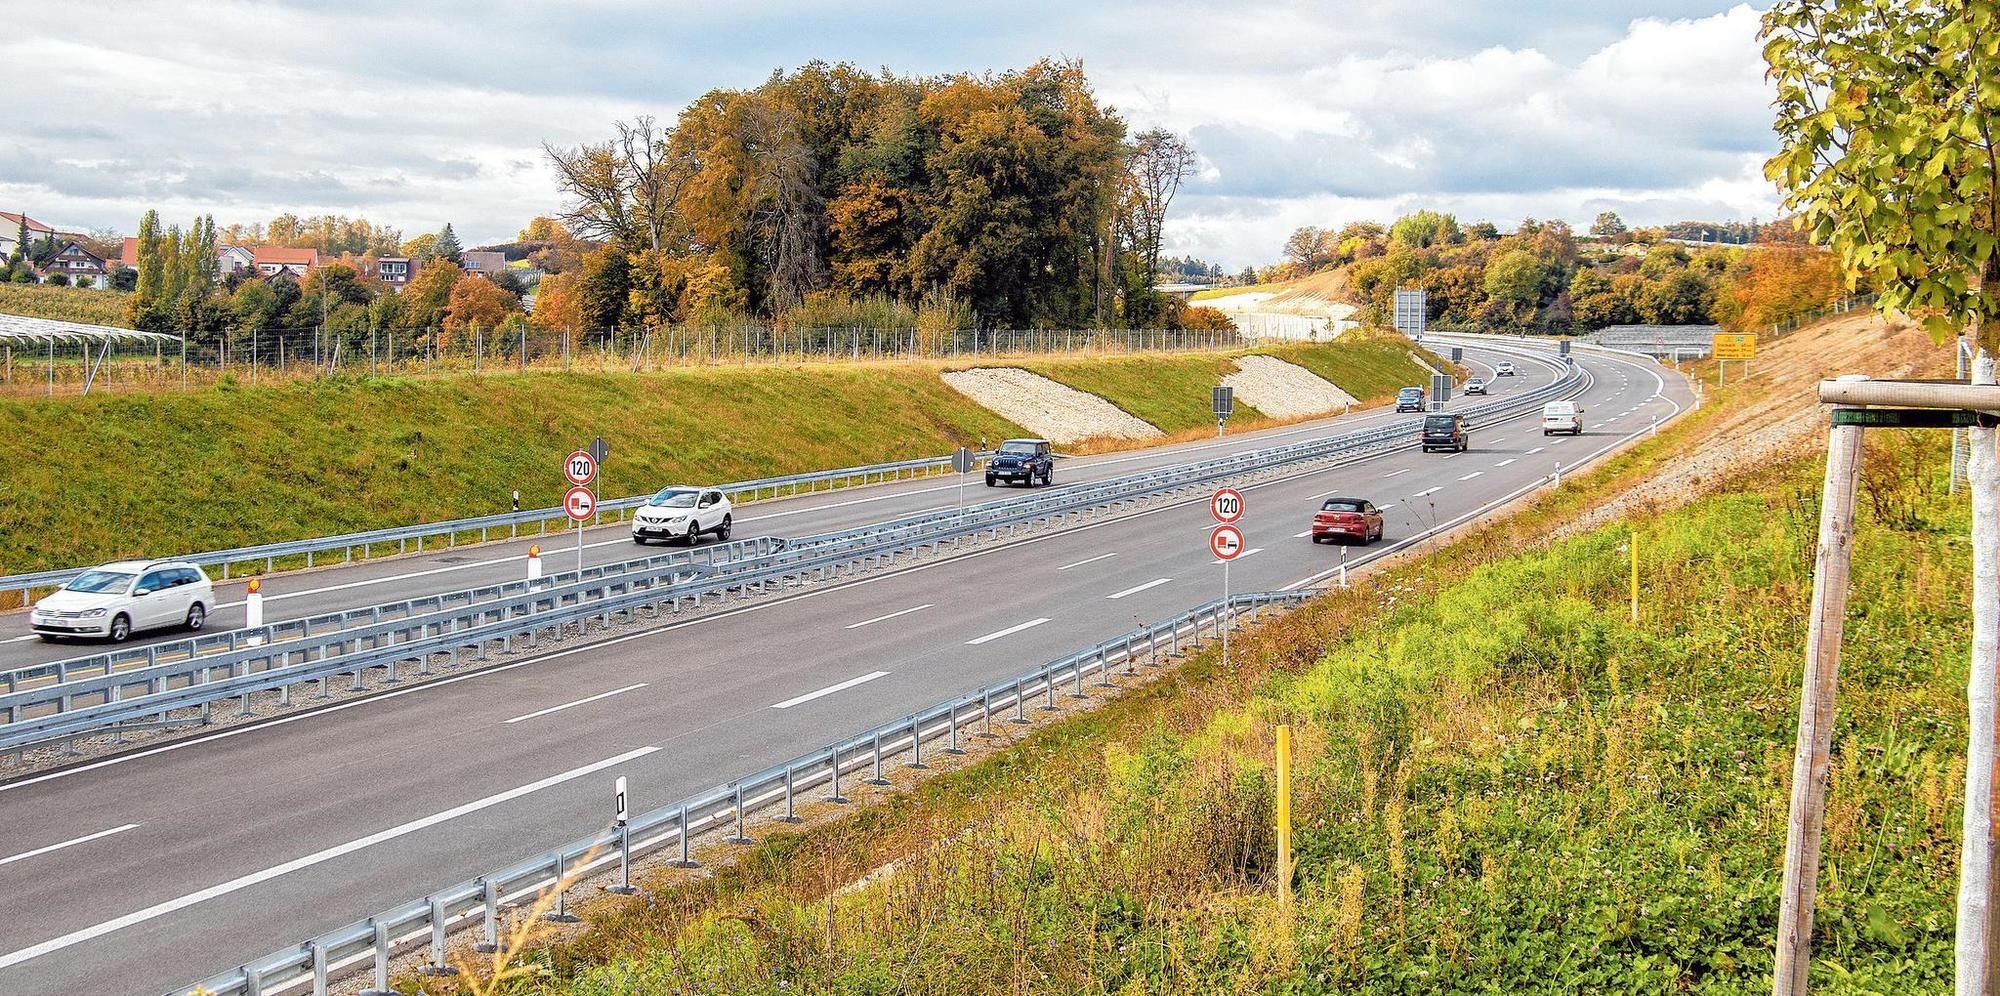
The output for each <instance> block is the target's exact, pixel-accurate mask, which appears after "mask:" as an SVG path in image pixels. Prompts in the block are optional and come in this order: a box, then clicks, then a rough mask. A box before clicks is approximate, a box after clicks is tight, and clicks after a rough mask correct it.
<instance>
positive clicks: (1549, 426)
mask: <svg viewBox="0 0 2000 996" xmlns="http://www.w3.org/2000/svg"><path fill="white" fill-rule="evenodd" d="M1558 432H1567V433H1569V434H1570V435H1572V436H1581V435H1583V409H1581V408H1578V407H1577V406H1576V402H1574V401H1551V402H1549V403H1548V404H1546V405H1543V406H1542V435H1544V436H1551V435H1554V434H1556V433H1558Z"/></svg>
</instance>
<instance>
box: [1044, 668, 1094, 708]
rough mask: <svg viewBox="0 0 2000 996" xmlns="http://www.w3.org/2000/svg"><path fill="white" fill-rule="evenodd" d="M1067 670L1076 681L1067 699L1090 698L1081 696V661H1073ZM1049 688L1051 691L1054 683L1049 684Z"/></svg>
mask: <svg viewBox="0 0 2000 996" xmlns="http://www.w3.org/2000/svg"><path fill="white" fill-rule="evenodd" d="M1069 670H1070V676H1071V677H1072V678H1074V679H1075V681H1076V684H1075V686H1074V687H1073V688H1071V689H1070V693H1069V697H1070V698H1073V699H1087V698H1089V697H1090V696H1088V695H1085V694H1083V661H1082V660H1081V659H1078V660H1076V661H1074V663H1072V664H1070V667H1069ZM1049 687H1050V688H1052V689H1053V688H1054V687H1055V682H1053V681H1052V682H1050V683H1049Z"/></svg>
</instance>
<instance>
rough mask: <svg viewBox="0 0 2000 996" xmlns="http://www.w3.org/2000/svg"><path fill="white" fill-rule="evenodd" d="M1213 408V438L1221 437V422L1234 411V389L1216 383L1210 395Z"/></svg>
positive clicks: (1227, 419)
mask: <svg viewBox="0 0 2000 996" xmlns="http://www.w3.org/2000/svg"><path fill="white" fill-rule="evenodd" d="M1210 401H1211V402H1212V403H1213V405H1214V408H1215V438H1217V439H1221V438H1222V423H1224V422H1227V421H1229V416H1230V415H1232V414H1234V413H1235V411H1236V389H1235V388H1233V387H1230V386H1228V385H1226V384H1217V385H1216V386H1215V391H1214V393H1213V395H1212V396H1211V397H1210Z"/></svg>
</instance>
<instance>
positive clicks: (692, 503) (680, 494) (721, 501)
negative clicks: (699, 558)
mask: <svg viewBox="0 0 2000 996" xmlns="http://www.w3.org/2000/svg"><path fill="white" fill-rule="evenodd" d="M734 525H735V510H734V509H733V508H732V507H731V505H730V503H729V496H728V495H725V494H723V493H722V492H721V491H718V490H716V489H714V488H690V487H684V486H680V485H675V486H673V487H666V488H661V489H660V492H659V494H656V495H654V496H653V497H651V498H648V499H646V503H645V504H644V505H641V506H639V509H638V511H635V512H633V513H632V542H634V543H637V544H639V545H640V546H645V545H646V543H647V541H649V540H656V539H657V540H680V541H681V542H683V543H686V544H687V545H689V546H693V545H695V544H696V543H699V542H701V537H702V536H703V535H704V534H710V533H712V534H714V536H715V538H716V539H721V540H726V539H728V538H729V530H730V529H731V528H732V527H733V526H734Z"/></svg>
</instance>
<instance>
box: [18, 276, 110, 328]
mask: <svg viewBox="0 0 2000 996" xmlns="http://www.w3.org/2000/svg"><path fill="white" fill-rule="evenodd" d="M130 300H131V295H129V294H120V293H118V292H116V291H103V290H91V289H89V288H83V287H51V286H45V285H42V284H6V283H0V314H5V315H26V316H28V317H29V318H51V319H55V320H57V321H64V322H81V323H83V324H85V325H111V326H115V327H118V328H129V327H131V323H129V322H127V321H126V320H125V304H126V302H128V301H130Z"/></svg>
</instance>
